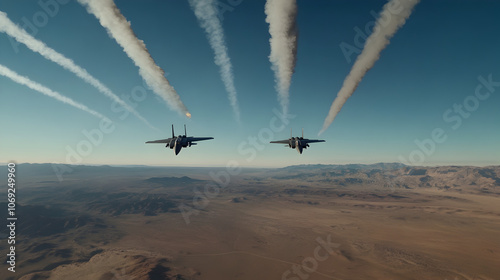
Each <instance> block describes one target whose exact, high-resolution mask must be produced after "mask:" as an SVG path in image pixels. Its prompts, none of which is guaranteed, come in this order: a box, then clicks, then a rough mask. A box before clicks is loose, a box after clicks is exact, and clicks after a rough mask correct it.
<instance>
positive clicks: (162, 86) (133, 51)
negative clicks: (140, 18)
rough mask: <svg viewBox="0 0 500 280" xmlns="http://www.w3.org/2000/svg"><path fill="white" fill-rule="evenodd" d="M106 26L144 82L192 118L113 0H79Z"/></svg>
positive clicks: (175, 107)
mask: <svg viewBox="0 0 500 280" xmlns="http://www.w3.org/2000/svg"><path fill="white" fill-rule="evenodd" d="M78 2H80V4H82V5H83V6H85V7H86V8H87V11H88V12H89V13H90V14H93V15H94V16H95V17H96V18H97V19H98V20H99V22H100V24H101V25H102V26H103V27H104V28H105V29H106V31H107V32H108V34H109V36H110V37H112V38H114V39H115V40H116V42H117V43H118V44H119V45H120V46H121V47H122V48H123V51H125V53H126V54H127V55H128V57H130V59H132V61H133V62H134V64H135V65H136V66H137V67H139V74H140V75H141V77H142V78H143V79H144V81H145V82H146V84H147V85H148V86H149V87H151V89H152V90H153V91H154V92H155V93H156V94H157V95H158V96H160V97H161V98H162V99H163V100H164V101H165V102H166V103H167V104H168V105H169V106H170V108H172V109H173V110H175V111H177V112H179V113H181V114H184V115H186V116H187V117H191V114H190V113H189V112H188V110H187V108H186V106H184V104H183V103H182V101H181V98H180V97H179V95H178V94H177V92H176V91H175V89H174V88H173V87H172V86H171V85H170V83H169V82H168V80H167V78H165V71H163V69H161V68H160V67H159V66H158V65H156V63H155V62H154V60H153V58H152V57H151V55H150V54H149V52H148V49H147V48H146V45H145V44H144V42H143V41H141V40H139V39H138V38H137V36H135V34H134V31H133V30H132V28H131V27H130V22H128V21H127V19H126V18H125V17H124V16H123V15H122V14H121V12H120V10H119V9H118V8H117V7H116V5H115V3H114V2H113V0H78Z"/></svg>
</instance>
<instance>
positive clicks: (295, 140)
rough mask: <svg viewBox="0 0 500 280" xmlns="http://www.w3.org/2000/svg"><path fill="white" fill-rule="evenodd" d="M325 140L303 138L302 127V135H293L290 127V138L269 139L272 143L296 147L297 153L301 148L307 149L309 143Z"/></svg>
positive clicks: (300, 151) (300, 152)
mask: <svg viewBox="0 0 500 280" xmlns="http://www.w3.org/2000/svg"><path fill="white" fill-rule="evenodd" d="M318 142H325V140H314V139H304V129H303V128H302V137H293V136H292V130H291V129H290V138H289V139H288V140H280V141H271V143H274V144H287V145H286V146H285V147H290V148H292V149H296V150H297V152H299V154H302V149H307V147H309V143H318Z"/></svg>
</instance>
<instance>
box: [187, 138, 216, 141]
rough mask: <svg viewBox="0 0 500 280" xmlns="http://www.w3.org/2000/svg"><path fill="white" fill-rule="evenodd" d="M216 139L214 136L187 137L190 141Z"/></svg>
mask: <svg viewBox="0 0 500 280" xmlns="http://www.w3.org/2000/svg"><path fill="white" fill-rule="evenodd" d="M210 139H214V138H213V137H187V140H188V141H189V142H196V141H203V140H210Z"/></svg>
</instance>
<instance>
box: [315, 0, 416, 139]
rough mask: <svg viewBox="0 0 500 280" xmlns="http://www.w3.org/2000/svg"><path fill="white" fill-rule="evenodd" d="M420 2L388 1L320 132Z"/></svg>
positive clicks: (325, 127) (324, 128)
mask: <svg viewBox="0 0 500 280" xmlns="http://www.w3.org/2000/svg"><path fill="white" fill-rule="evenodd" d="M418 2H419V0H390V1H389V2H388V3H387V4H385V5H384V7H383V8H382V12H381V13H380V16H379V18H378V19H377V22H376V23H375V27H374V28H373V33H372V34H371V35H370V36H369V37H368V39H367V40H366V42H365V46H364V48H363V51H362V52H361V54H360V55H359V56H358V58H357V59H356V62H355V63H354V65H353V66H352V68H351V72H350V73H349V75H347V77H346V79H345V80H344V84H343V85H342V88H341V89H340V91H339V92H338V94H337V97H336V98H335V100H334V101H333V103H332V106H331V107H330V111H329V112H328V116H327V117H326V119H325V122H324V123H323V128H322V129H321V131H320V132H319V133H318V135H319V134H321V133H323V132H324V131H325V130H326V129H327V128H328V126H330V124H331V123H332V122H333V120H334V119H335V117H336V116H337V114H338V113H339V111H340V109H342V106H344V104H345V102H346V101H347V99H348V98H349V97H351V95H352V94H353V92H354V91H355V90H356V88H357V87H358V85H359V83H360V82H361V79H363V77H364V75H365V74H366V72H368V70H370V69H371V68H372V67H373V65H374V64H375V62H376V61H377V60H378V59H379V58H380V52H381V51H382V50H383V49H384V48H385V47H386V46H387V45H388V44H389V40H390V39H391V38H392V36H394V33H396V31H397V30H398V29H399V28H400V27H401V26H403V24H405V22H406V20H407V19H408V17H409V16H410V14H411V12H412V10H413V7H414V6H415V5H416V4H418Z"/></svg>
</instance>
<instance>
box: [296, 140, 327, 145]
mask: <svg viewBox="0 0 500 280" xmlns="http://www.w3.org/2000/svg"><path fill="white" fill-rule="evenodd" d="M300 142H302V143H306V144H308V143H318V142H325V140H316V139H301V140H300Z"/></svg>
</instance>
